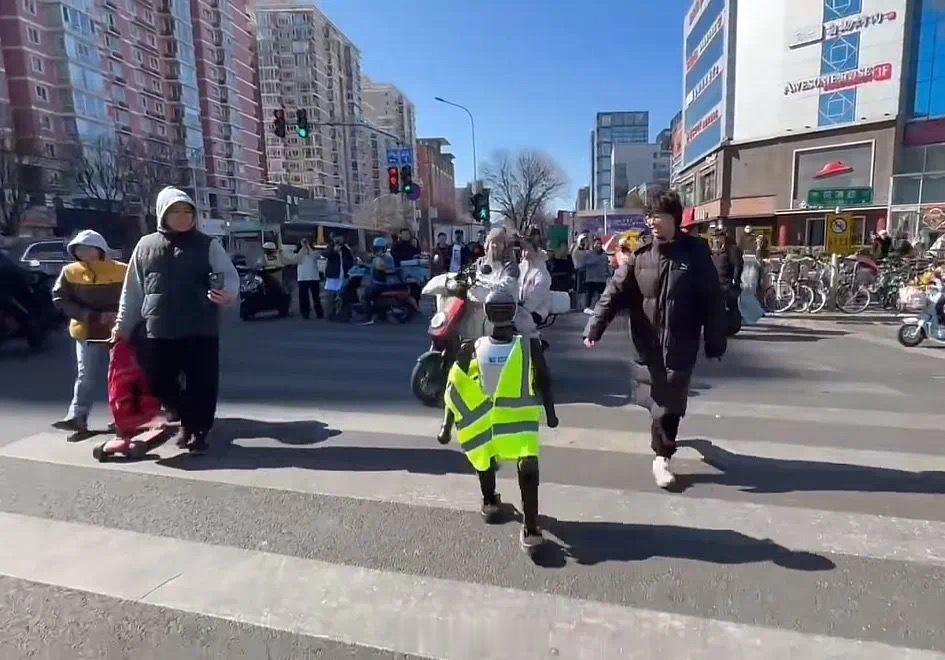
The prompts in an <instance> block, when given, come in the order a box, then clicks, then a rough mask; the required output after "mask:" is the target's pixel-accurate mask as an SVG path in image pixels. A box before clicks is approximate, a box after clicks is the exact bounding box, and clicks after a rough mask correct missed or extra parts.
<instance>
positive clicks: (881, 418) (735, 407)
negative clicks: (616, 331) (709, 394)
mask: <svg viewBox="0 0 945 660" xmlns="http://www.w3.org/2000/svg"><path fill="white" fill-rule="evenodd" d="M573 405H575V406H584V407H586V408H587V409H588V410H597V409H598V407H597V405H596V404H592V403H577V404H573ZM694 415H703V416H707V417H715V418H718V419H725V418H735V419H754V420H757V421H759V422H761V421H764V420H771V421H784V422H794V423H810V424H837V425H842V426H865V427H872V428H884V429H896V430H902V429H907V430H914V431H936V432H939V431H941V430H942V429H943V428H945V415H941V414H935V413H915V412H896V411H892V410H879V409H871V410H866V409H859V408H828V407H815V406H786V405H782V404H773V403H751V402H744V401H705V400H699V399H695V400H693V399H690V400H689V405H688V408H687V417H691V416H694Z"/></svg>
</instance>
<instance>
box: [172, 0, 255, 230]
mask: <svg viewBox="0 0 945 660" xmlns="http://www.w3.org/2000/svg"><path fill="white" fill-rule="evenodd" d="M190 4H191V17H192V20H193V35H194V55H195V58H196V68H197V80H198V83H199V89H200V112H201V119H202V126H203V136H204V153H205V160H206V166H207V197H208V202H209V205H210V209H211V214H212V215H213V216H214V217H220V218H227V219H229V218H233V219H236V218H238V217H245V216H247V215H252V216H253V217H255V216H256V212H257V211H258V198H259V195H260V193H261V184H262V182H263V178H264V168H263V159H262V154H261V152H260V148H259V146H260V145H259V132H258V131H259V121H260V118H259V109H258V105H257V94H256V83H255V78H256V74H255V58H254V52H255V39H256V37H255V35H254V33H253V31H252V25H251V19H250V16H249V13H248V9H249V5H250V2H249V0H190Z"/></svg>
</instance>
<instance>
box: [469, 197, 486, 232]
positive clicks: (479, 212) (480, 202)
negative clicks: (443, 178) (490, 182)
mask: <svg viewBox="0 0 945 660" xmlns="http://www.w3.org/2000/svg"><path fill="white" fill-rule="evenodd" d="M469 205H470V207H471V214H472V217H473V220H475V221H476V222H481V223H483V224H485V223H487V222H489V191H488V190H484V191H482V192H477V193H476V194H475V195H473V196H472V197H470V198H469Z"/></svg>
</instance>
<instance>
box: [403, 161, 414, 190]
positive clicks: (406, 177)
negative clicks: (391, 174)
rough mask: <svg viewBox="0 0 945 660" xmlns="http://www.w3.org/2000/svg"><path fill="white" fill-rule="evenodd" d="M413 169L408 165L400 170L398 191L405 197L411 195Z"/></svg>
mask: <svg viewBox="0 0 945 660" xmlns="http://www.w3.org/2000/svg"><path fill="white" fill-rule="evenodd" d="M413 189H414V183H413V168H412V167H410V165H404V166H403V167H401V168H400V191H401V192H402V193H403V194H405V195H408V196H409V195H410V194H411V193H413Z"/></svg>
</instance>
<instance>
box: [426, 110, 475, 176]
mask: <svg viewBox="0 0 945 660" xmlns="http://www.w3.org/2000/svg"><path fill="white" fill-rule="evenodd" d="M433 98H434V100H436V101H439V102H440V103H445V104H446V105H451V106H453V107H456V108H459V109H460V110H465V111H466V114H467V115H469V126H470V127H471V128H472V153H473V188H474V189H475V190H477V191H478V190H479V163H478V162H477V161H476V121H475V120H474V119H473V116H472V113H471V112H470V111H469V108H467V107H466V106H464V105H460V104H459V103H453V102H452V101H447V100H446V99H444V98H443V97H440V96H435V97H433Z"/></svg>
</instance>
